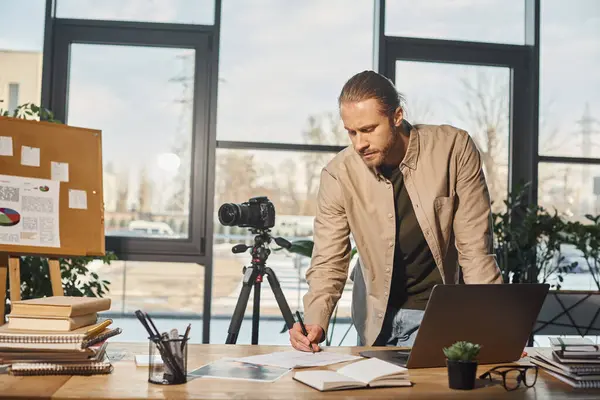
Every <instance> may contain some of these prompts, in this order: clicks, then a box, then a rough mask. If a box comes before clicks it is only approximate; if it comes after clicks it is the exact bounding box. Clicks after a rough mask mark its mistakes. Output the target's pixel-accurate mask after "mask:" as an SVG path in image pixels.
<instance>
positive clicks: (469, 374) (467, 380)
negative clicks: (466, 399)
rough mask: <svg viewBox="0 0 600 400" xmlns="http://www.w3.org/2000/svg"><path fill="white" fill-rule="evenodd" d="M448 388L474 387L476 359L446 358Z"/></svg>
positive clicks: (462, 388) (468, 388)
mask: <svg viewBox="0 0 600 400" xmlns="http://www.w3.org/2000/svg"><path fill="white" fill-rule="evenodd" d="M446 365H448V385H449V386H450V389H459V390H471V389H473V388H474V387H475V375H477V361H454V360H446Z"/></svg>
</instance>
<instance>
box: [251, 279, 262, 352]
mask: <svg viewBox="0 0 600 400" xmlns="http://www.w3.org/2000/svg"><path fill="white" fill-rule="evenodd" d="M258 278H259V280H257V281H256V282H255V283H254V301H253V303H252V304H253V305H252V308H253V309H252V344H258V321H259V319H260V282H261V281H262V277H260V276H259V277H258Z"/></svg>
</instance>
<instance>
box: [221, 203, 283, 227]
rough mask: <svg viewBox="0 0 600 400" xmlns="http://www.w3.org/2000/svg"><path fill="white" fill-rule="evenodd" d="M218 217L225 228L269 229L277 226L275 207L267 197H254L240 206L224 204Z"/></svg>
mask: <svg viewBox="0 0 600 400" xmlns="http://www.w3.org/2000/svg"><path fill="white" fill-rule="evenodd" d="M218 217H219V222H220V223H221V224H222V225H225V226H239V227H248V228H254V229H269V228H272V227H273V226H275V206H274V205H273V203H271V201H269V199H268V198H267V197H266V196H260V197H252V198H251V199H249V200H248V201H247V202H244V203H240V204H235V203H225V204H223V205H222V206H221V207H219V212H218Z"/></svg>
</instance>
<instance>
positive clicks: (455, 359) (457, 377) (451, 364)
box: [443, 341, 481, 390]
mask: <svg viewBox="0 0 600 400" xmlns="http://www.w3.org/2000/svg"><path fill="white" fill-rule="evenodd" d="M480 349H481V346H480V345H478V344H473V343H470V342H464V341H461V342H456V343H454V344H453V345H452V346H450V347H447V348H444V349H443V351H444V355H445V356H446V365H447V367H448V385H449V386H450V389H459V390H471V389H473V388H474V387H475V376H476V374H477V365H478V361H477V359H476V357H477V355H479V350H480Z"/></svg>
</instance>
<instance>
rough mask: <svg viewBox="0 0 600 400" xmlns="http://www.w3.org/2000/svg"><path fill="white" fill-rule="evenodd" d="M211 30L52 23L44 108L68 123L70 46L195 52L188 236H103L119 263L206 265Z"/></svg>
mask: <svg viewBox="0 0 600 400" xmlns="http://www.w3.org/2000/svg"><path fill="white" fill-rule="evenodd" d="M212 31H213V27H205V26H188V25H173V24H160V23H158V24H157V23H137V22H136V23H132V22H120V21H119V22H114V21H97V20H85V21H81V20H72V19H55V20H54V26H53V36H54V37H53V50H54V57H53V62H52V75H51V81H50V85H51V88H50V93H51V95H50V97H49V100H50V103H49V106H50V107H49V108H50V109H51V110H53V111H54V113H55V116H56V118H57V119H59V120H61V121H66V122H67V123H68V120H67V118H68V110H67V105H68V85H69V62H70V46H71V44H102V45H125V46H140V47H170V48H188V49H193V50H195V61H196V62H195V70H194V73H195V81H194V105H193V117H192V120H193V123H192V124H193V128H192V151H191V163H192V166H191V188H190V196H191V198H190V206H191V207H190V210H189V211H190V214H189V219H188V221H189V236H188V238H187V239H155V238H135V237H118V236H106V248H107V250H109V251H113V252H114V253H115V254H116V255H117V256H118V257H119V259H122V260H137V261H148V260H152V261H173V262H197V263H201V264H203V263H205V262H206V257H205V256H206V250H207V242H208V241H207V233H208V231H207V226H206V222H207V221H208V219H207V218H208V215H207V213H206V210H207V207H206V199H207V197H208V196H207V194H208V193H209V190H210V188H209V187H208V184H209V182H210V180H209V179H208V164H207V162H206V161H205V160H206V159H207V157H208V153H209V147H210V145H209V137H210V134H209V132H210V122H211V120H212V118H211V115H210V106H211V104H210V103H211V99H210V96H209V92H210V80H211V65H210V58H211V56H210V54H211V53H212V52H211V51H210V49H211V41H212V37H211V36H212V34H213V32H212Z"/></svg>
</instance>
